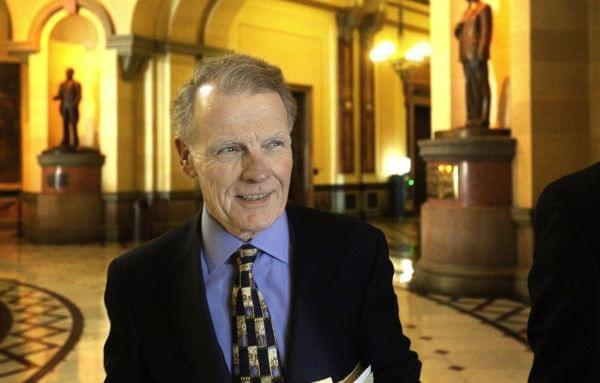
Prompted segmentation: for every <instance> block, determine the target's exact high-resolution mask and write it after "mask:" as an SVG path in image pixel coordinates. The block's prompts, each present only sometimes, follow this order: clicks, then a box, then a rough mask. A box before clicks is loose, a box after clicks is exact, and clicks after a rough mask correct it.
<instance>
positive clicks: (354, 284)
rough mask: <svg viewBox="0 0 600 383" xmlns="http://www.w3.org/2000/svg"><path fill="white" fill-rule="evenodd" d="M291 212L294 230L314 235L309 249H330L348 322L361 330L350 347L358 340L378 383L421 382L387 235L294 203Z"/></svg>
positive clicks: (356, 221) (357, 221)
mask: <svg viewBox="0 0 600 383" xmlns="http://www.w3.org/2000/svg"><path fill="white" fill-rule="evenodd" d="M287 213H288V220H289V221H290V224H291V226H292V230H293V231H296V232H300V231H301V232H302V233H303V235H302V238H304V239H308V238H309V237H310V242H312V244H311V246H312V245H314V246H321V247H324V248H325V249H327V254H328V255H329V257H330V258H331V259H330V261H331V262H333V263H334V265H335V269H336V270H337V271H338V273H337V274H338V276H340V277H338V279H337V280H336V286H338V288H339V290H340V292H341V293H340V295H339V298H338V299H339V301H340V302H343V303H342V306H344V307H346V308H348V310H347V311H346V314H347V315H346V316H345V318H344V321H346V322H352V323H355V325H356V327H357V330H356V335H355V336H356V339H357V340H354V341H352V342H350V343H349V345H350V344H354V343H353V342H357V344H358V347H359V350H360V352H359V354H360V358H361V361H362V362H363V365H365V366H366V365H369V364H370V365H371V366H372V371H373V374H374V377H375V381H376V382H384V383H385V382H418V381H419V375H420V370H421V362H420V361H419V359H418V355H417V354H416V353H415V352H413V351H411V349H410V341H409V339H408V338H407V337H406V336H405V335H404V334H403V331H402V326H401V324H400V319H399V312H398V302H397V298H396V295H395V292H394V287H393V284H392V279H393V274H394V268H393V266H392V263H391V261H390V259H389V252H388V246H387V242H386V239H385V236H384V234H383V232H382V231H381V230H379V229H377V228H375V227H374V226H372V225H371V224H369V223H367V222H365V221H363V220H360V219H358V218H354V217H349V216H347V215H340V214H334V213H329V212H323V211H319V210H315V209H311V208H307V207H304V206H300V205H295V204H293V203H290V204H288V208H287ZM292 240H293V239H292ZM355 305H357V306H360V307H362V310H360V311H361V314H360V315H359V316H358V317H356V318H354V317H353V316H352V315H350V313H351V312H354V310H352V309H350V308H351V307H354V306H355ZM349 327H350V328H351V327H352V325H350V326H349ZM349 333H355V331H353V330H350V331H349Z"/></svg>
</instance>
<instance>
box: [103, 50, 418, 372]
mask: <svg viewBox="0 0 600 383" xmlns="http://www.w3.org/2000/svg"><path fill="white" fill-rule="evenodd" d="M295 113H296V110H295V104H294V101H293V98H292V96H291V94H290V92H289V91H288V89H287V88H286V86H285V84H284V79H283V76H282V74H281V71H280V70H279V69H278V68H276V67H274V66H272V65H269V64H267V63H266V62H264V61H261V60H259V59H256V58H252V57H249V56H243V55H232V56H226V57H220V58H214V59H208V60H205V61H204V62H202V63H201V64H200V65H199V66H198V68H197V69H196V70H195V72H194V74H193V75H192V78H191V80H190V82H189V83H188V84H186V85H185V86H184V87H183V88H182V89H181V92H180V94H179V96H178V98H177V100H176V101H175V105H174V109H173V119H174V123H175V127H176V131H177V132H176V133H177V135H176V139H175V144H176V146H177V150H178V152H179V156H180V159H181V167H182V169H183V172H184V173H185V174H186V175H188V176H189V177H191V178H196V179H197V180H198V182H199V184H200V189H201V191H202V195H203V197H204V208H203V209H202V211H201V212H200V213H199V214H198V216H197V217H195V218H194V219H192V220H191V221H189V222H188V223H186V224H185V225H184V226H183V227H181V228H179V229H177V230H174V231H172V232H170V233H167V234H165V235H164V236H162V237H160V238H158V239H156V240H154V241H152V242H150V243H148V244H146V245H144V246H142V247H140V248H137V249H135V250H133V251H131V252H129V253H127V254H125V255H123V256H121V257H119V258H117V259H116V260H115V261H113V262H112V264H111V265H110V267H109V272H108V281H107V287H106V295H105V300H106V307H107V310H108V314H109V317H110V321H111V329H110V334H109V337H108V340H107V342H106V346H105V367H106V371H107V380H106V381H107V382H232V381H233V382H311V381H323V382H329V381H340V380H343V381H353V380H354V379H356V377H358V376H359V375H360V374H361V371H362V369H363V368H365V367H366V366H369V365H370V366H371V368H372V371H373V372H374V376H375V381H376V382H417V381H418V378H419V370H420V363H419V361H418V359H417V355H416V354H415V353H414V352H412V351H410V349H409V344H410V342H409V340H408V339H407V338H406V337H405V336H404V335H403V334H402V329H401V326H400V322H399V319H398V307H397V302H396V296H395V295H394V291H393V287H392V284H391V280H392V274H393V270H392V265H391V263H390V261H389V259H388V251H387V245H386V242H385V238H384V236H383V234H382V233H381V232H380V231H379V230H377V229H374V228H373V227H371V226H369V225H368V224H366V223H363V222H360V221H358V220H355V219H351V218H347V217H343V216H337V215H332V214H328V213H323V212H318V211H315V210H312V209H309V208H306V207H302V206H297V205H293V204H288V203H287V194H288V189H289V184H290V174H291V169H292V151H291V138H290V130H291V128H292V126H293V122H294V117H295Z"/></svg>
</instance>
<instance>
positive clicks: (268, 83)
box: [171, 54, 297, 145]
mask: <svg viewBox="0 0 600 383" xmlns="http://www.w3.org/2000/svg"><path fill="white" fill-rule="evenodd" d="M205 84H211V85H213V86H214V87H215V88H217V89H218V90H220V91H221V92H224V93H226V94H243V93H250V94H259V93H269V92H275V93H277V94H279V97H281V101H283V105H284V106H285V109H286V111H287V119H288V127H289V129H290V130H292V127H293V126H294V120H295V119H296V111H297V107H296V101H295V99H294V97H293V96H292V93H291V92H290V90H289V89H288V88H287V86H286V85H285V80H284V78H283V74H282V73H281V69H279V68H278V67H276V66H274V65H271V64H269V63H267V62H266V61H263V60H261V59H258V58H256V57H252V56H247V55H242V54H232V55H227V56H219V57H211V58H207V59H203V60H202V61H200V62H199V63H198V65H196V68H195V69H194V71H193V72H192V75H191V78H190V80H189V81H188V82H187V83H186V84H185V85H184V86H183V87H182V88H181V89H180V91H179V94H178V95H177V98H176V99H175V101H174V102H173V108H172V110H171V120H172V121H173V126H174V129H175V134H176V135H177V136H178V137H179V138H180V139H181V140H183V142H185V143H186V144H188V145H189V144H192V143H193V142H194V136H195V132H196V128H197V126H196V113H195V100H196V96H197V94H198V90H199V89H200V87H201V86H202V85H205Z"/></svg>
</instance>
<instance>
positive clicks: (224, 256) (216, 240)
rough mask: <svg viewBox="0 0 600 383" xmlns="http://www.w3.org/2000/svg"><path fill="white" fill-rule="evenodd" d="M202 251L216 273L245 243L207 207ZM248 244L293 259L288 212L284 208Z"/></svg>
mask: <svg viewBox="0 0 600 383" xmlns="http://www.w3.org/2000/svg"><path fill="white" fill-rule="evenodd" d="M201 230H202V251H203V252H204V255H205V258H206V264H207V266H208V272H209V273H212V272H213V271H214V270H216V269H217V268H218V267H219V266H221V265H222V264H224V263H225V262H227V260H228V259H229V257H231V255H233V253H235V251H236V250H237V249H239V247H240V246H242V245H243V244H244V243H245V242H244V241H242V240H241V239H239V238H237V237H236V236H234V235H233V234H231V233H229V232H227V230H225V229H224V228H223V226H221V225H220V224H219V223H218V222H217V221H216V220H215V219H214V218H213V217H211V215H210V214H208V211H207V210H206V206H204V207H203V208H202V227H201ZM248 243H250V244H252V245H254V246H255V247H257V248H258V249H260V250H261V252H263V253H265V254H268V255H270V256H271V257H273V258H275V259H277V260H279V261H281V262H284V263H288V262H289V251H290V232H289V226H288V220H287V214H286V212H285V211H284V212H283V214H282V215H281V216H279V218H277V219H276V220H275V222H273V224H272V225H271V226H269V227H268V228H266V229H265V230H263V231H261V232H259V233H258V234H257V235H256V236H255V237H254V238H252V239H251V240H250V241H248Z"/></svg>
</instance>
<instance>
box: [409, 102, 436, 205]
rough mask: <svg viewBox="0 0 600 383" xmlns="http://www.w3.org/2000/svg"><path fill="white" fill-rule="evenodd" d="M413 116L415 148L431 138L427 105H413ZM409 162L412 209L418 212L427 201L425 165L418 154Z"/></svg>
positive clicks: (429, 113)
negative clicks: (411, 165) (413, 181)
mask: <svg viewBox="0 0 600 383" xmlns="http://www.w3.org/2000/svg"><path fill="white" fill-rule="evenodd" d="M414 116H415V120H414V122H415V124H414V129H415V130H414V137H415V142H414V143H413V145H415V147H416V145H417V142H418V141H419V140H427V139H429V138H430V137H431V107H429V106H428V105H415V106H414ZM415 154H416V153H415ZM411 162H412V164H413V169H414V171H413V177H414V180H415V185H414V201H415V202H414V204H415V205H414V207H415V210H416V211H417V212H419V210H420V207H421V205H422V204H423V203H424V202H425V200H426V199H427V189H426V165H425V161H424V160H423V158H422V157H421V156H419V155H418V154H417V155H415V156H414V157H413V158H411Z"/></svg>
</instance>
